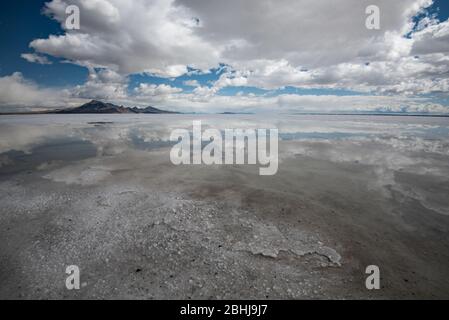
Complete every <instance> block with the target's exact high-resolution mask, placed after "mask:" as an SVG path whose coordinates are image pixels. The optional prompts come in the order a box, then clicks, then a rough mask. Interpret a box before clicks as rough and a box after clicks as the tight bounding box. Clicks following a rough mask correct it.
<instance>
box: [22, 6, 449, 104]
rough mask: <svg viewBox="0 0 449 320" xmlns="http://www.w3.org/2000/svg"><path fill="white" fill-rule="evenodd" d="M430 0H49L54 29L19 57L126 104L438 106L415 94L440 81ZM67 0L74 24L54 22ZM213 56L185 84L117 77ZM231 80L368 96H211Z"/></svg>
mask: <svg viewBox="0 0 449 320" xmlns="http://www.w3.org/2000/svg"><path fill="white" fill-rule="evenodd" d="M432 3H433V1H432V0H395V1H391V0H346V1H344V2H338V3H333V2H330V1H324V0H316V1H310V0H281V1H277V0H276V1H275V0H247V1H241V0H228V1H221V0H208V1H196V0H135V1H133V2H132V3H131V2H130V1H127V0H95V1H87V0H71V1H68V0H52V1H50V2H48V3H46V5H45V9H44V12H45V13H46V14H47V15H48V16H50V17H51V18H53V19H55V20H56V21H58V22H59V23H60V24H61V28H62V29H64V31H65V33H64V34H62V35H50V36H49V37H48V38H43V39H35V40H33V41H32V42H31V43H30V47H31V48H32V49H34V51H35V53H29V54H24V55H23V57H24V58H25V59H27V60H28V61H31V62H37V63H46V61H48V60H46V57H45V56H44V55H50V56H53V57H57V58H61V59H64V60H65V61H69V62H71V63H74V64H78V65H81V66H84V67H87V68H88V69H89V78H88V79H87V81H86V83H85V84H83V85H80V86H76V87H75V88H71V89H70V90H69V92H68V93H67V95H68V96H69V97H71V98H76V99H89V98H95V99H107V100H110V101H121V102H123V103H129V104H137V103H146V102H147V101H153V102H154V103H158V105H161V106H168V107H181V106H187V107H191V108H193V109H195V108H203V107H204V106H210V107H211V108H214V107H217V106H224V105H227V106H228V107H229V108H232V107H234V106H242V107H251V108H252V107H256V106H257V104H259V107H260V108H262V109H263V108H265V107H266V106H271V107H277V108H282V107H284V106H285V105H288V108H293V107H295V108H298V109H299V110H302V109H301V108H303V106H306V108H309V107H310V106H314V107H315V108H321V109H320V110H328V109H329V108H333V109H335V110H337V109H338V110H340V109H342V108H343V109H344V110H346V109H348V108H349V107H353V108H355V110H360V109H364V110H372V109H373V108H374V109H379V110H380V109H382V108H383V109H385V110H387V109H388V110H419V109H420V110H432V111H441V112H443V109H442V108H444V107H443V106H441V105H439V104H434V103H433V102H432V100H430V99H422V98H420V97H419V95H421V94H444V95H447V92H448V89H449V80H448V76H447V75H448V74H449V56H448V53H449V46H448V43H449V41H448V39H449V21H442V22H440V21H438V20H437V19H436V17H435V16H433V15H430V14H428V12H427V11H426V8H428V7H429V6H430V5H432ZM69 4H70V5H73V4H74V5H77V6H79V8H80V11H81V29H80V30H65V28H66V26H65V19H66V17H67V16H66V13H65V8H66V7H67V5H69ZM372 4H375V5H377V6H379V8H380V10H381V29H380V30H368V29H367V28H366V27H365V19H366V14H365V8H366V7H367V6H368V5H372ZM417 15H419V16H420V17H421V19H420V20H419V21H416V16H417ZM221 64H225V65H226V67H223V69H224V73H223V74H221V76H220V77H219V79H218V80H217V81H216V82H215V83H213V84H212V85H211V86H204V85H200V83H198V82H197V81H196V80H186V81H185V82H184V85H186V86H191V87H194V90H193V92H191V93H184V92H182V89H180V88H175V87H172V86H169V85H165V84H163V85H154V84H146V83H142V84H137V86H136V88H135V89H131V90H130V89H129V88H128V86H129V80H128V79H129V76H130V75H132V74H137V73H139V74H151V75H156V76H160V77H167V78H176V77H179V76H181V75H185V74H186V75H191V74H192V71H191V70H192V68H195V69H196V70H197V71H196V72H199V73H207V72H210V70H211V69H212V68H217V66H219V65H221ZM21 82H22V83H24V80H23V79H22V80H21ZM19 83H20V81H19ZM232 86H234V87H241V86H251V87H257V88H263V89H268V90H275V89H278V88H284V87H286V86H292V87H300V88H326V89H349V90H354V91H361V92H365V93H366V94H367V95H366V96H363V97H336V96H329V98H323V97H322V96H320V97H309V96H303V97H297V96H295V95H281V96H278V97H264V96H255V97H254V96H251V95H245V94H240V95H238V96H235V97H226V96H222V95H220V91H221V89H223V88H225V87H232ZM28 87H30V88H32V89H34V91H36V90H37V89H38V88H37V87H36V86H35V85H30V84H28ZM30 88H29V89H30ZM32 89H30V90H28V91H29V92H33V90H32ZM36 95H38V94H37V93H36ZM396 95H397V96H398V97H395V96H396ZM30 96H32V95H31V93H30ZM367 97H372V98H367ZM22 99H23V98H22ZM370 99H371V100H370ZM34 100H38V99H34ZM19 101H20V100H19ZM362 102H363V103H366V104H367V105H366V106H363V105H361V103H362ZM343 104H344V105H343ZM307 110H308V109H307ZM444 111H445V110H444Z"/></svg>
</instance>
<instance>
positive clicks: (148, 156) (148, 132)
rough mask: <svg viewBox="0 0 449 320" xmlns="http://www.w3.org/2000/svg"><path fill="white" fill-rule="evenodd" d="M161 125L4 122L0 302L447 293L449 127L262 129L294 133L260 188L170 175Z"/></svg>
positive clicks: (247, 179) (236, 171)
mask: <svg viewBox="0 0 449 320" xmlns="http://www.w3.org/2000/svg"><path fill="white" fill-rule="evenodd" d="M166 117H169V116H166ZM166 117H162V119H157V121H156V120H148V122H145V123H138V124H135V123H133V119H127V120H128V121H127V122H120V121H118V118H113V117H112V119H109V118H108V119H103V118H101V119H95V120H97V121H98V120H109V122H114V121H116V122H118V123H112V124H111V123H109V124H108V123H103V124H98V123H97V124H87V121H85V119H84V118H80V117H75V118H72V119H68V120H67V119H66V118H51V119H50V120H47V119H44V120H42V118H39V120H33V121H30V120H26V119H28V118H25V119H22V118H8V119H6V118H5V119H2V120H1V121H2V123H3V124H2V126H1V128H2V129H1V131H2V132H1V134H2V137H4V139H3V142H2V143H1V144H0V147H1V150H0V152H2V153H1V154H0V163H1V166H0V172H1V175H0V179H1V180H0V203H1V206H0V298H1V299H15V298H20V299H30V298H37V299H47V298H50V299H58V298H65V299H78V298H81V299H93V298H107V299H110V298H125V299H131V298H137V299H221V298H228V299H252V298H261V299H265V298H269V299H309V298H338V299H340V298H449V237H448V233H449V215H448V214H449V212H448V208H449V201H448V200H447V194H448V193H449V182H448V178H447V177H448V176H449V175H448V173H449V162H448V159H449V156H448V155H449V153H448V150H449V149H448V146H447V140H446V136H445V135H446V134H447V130H446V129H447V121H446V120H438V121H440V122H437V123H424V124H423V123H421V122H420V121H418V120H415V119H411V120H407V121H411V123H409V122H406V123H398V120H396V119H391V120H389V121H391V122H389V123H386V124H384V123H382V122H381V121H384V120H379V121H380V124H377V125H376V124H373V123H372V120H371V119H368V120H367V121H366V122H363V121H361V122H354V121H353V120H351V119H350V120H348V119H341V120H339V121H336V122H334V121H333V120H332V122H329V123H326V121H329V120H326V119H324V120H323V121H324V123H323V122H322V121H321V122H320V121H319V122H318V123H317V120H316V119H312V120H310V121H309V120H307V121H309V122H307V121H305V120H303V119H301V118H299V119H298V120H295V121H296V122H295V121H293V122H292V121H291V120H289V121H288V122H287V121H286V120H282V119H279V120H278V121H277V122H275V123H274V124H273V123H265V122H264V121H261V120H259V121H258V122H257V125H258V126H259V127H262V128H264V127H269V126H270V125H275V126H277V127H279V128H280V131H281V132H284V133H285V135H284V136H283V138H282V139H283V140H282V141H281V144H280V154H281V163H280V166H279V172H278V174H277V175H276V176H274V177H261V176H259V175H258V167H257V166H191V167H189V166H187V167H186V166H181V167H175V166H173V165H172V164H171V163H170V161H169V158H168V153H169V148H168V147H167V146H166V145H165V144H164V143H165V142H164V141H166V136H167V132H169V131H167V130H168V129H166V128H172V123H173V122H176V124H177V125H179V126H181V127H182V126H184V125H185V126H186V127H187V126H188V125H189V121H190V125H191V119H181V120H182V121H181V120H178V119H177V118H166ZM172 117H177V116H172ZM55 119H57V120H55ZM61 119H64V120H61ZM121 119H123V118H121ZM148 119H149V118H148ZM167 119H168V120H167ZM173 119H174V120H173ZM229 119H231V120H232V121H234V122H232V123H231V120H229ZM111 120H112V121H111ZM225 120H226V121H228V123H227V124H228V125H229V127H242V124H243V125H248V123H251V121H250V120H248V119H233V118H226V119H225ZM237 120H238V121H237ZM164 121H165V122H167V123H164ZM221 121H222V119H209V122H210V124H211V125H214V124H215V123H216V122H221ZM435 121H436V120H435ZM445 121H446V122H445ZM36 122H37V123H36ZM161 122H162V123H163V125H161V124H160V123H161ZM68 123H70V125H68ZM73 123H75V124H73ZM130 123H131V124H130ZM236 123H237V124H236ZM169 124H170V125H169ZM332 126H334V127H332ZM329 127H331V129H329ZM373 127H374V129H373ZM320 128H321V129H320ZM323 128H325V129H326V130H324V129H323ZM360 128H364V130H361V129H360ZM392 129H395V130H396V131H395V130H392ZM320 130H321V131H320ZM420 130H421V131H420ZM362 131H363V134H362ZM366 131H367V132H368V135H366ZM298 134H300V135H299V136H298ZM371 134H373V135H371ZM408 134H409V135H408ZM417 136H419V137H420V138H419V139H417V138H416V137H417ZM336 137H337V138H336ZM411 137H414V138H413V139H412V138H411ZM438 137H439V138H438ZM441 137H442V138H441ZM164 139H165V140H164ZM372 264H374V265H378V266H379V267H380V270H381V286H382V288H381V290H378V291H375V292H373V291H368V290H367V289H366V288H365V277H366V275H365V273H364V271H365V268H366V266H368V265H372ZM68 265H77V266H79V267H80V269H81V282H82V288H81V290H79V291H68V290H67V289H66V288H65V279H66V276H67V275H66V274H65V268H66V267H67V266H68Z"/></svg>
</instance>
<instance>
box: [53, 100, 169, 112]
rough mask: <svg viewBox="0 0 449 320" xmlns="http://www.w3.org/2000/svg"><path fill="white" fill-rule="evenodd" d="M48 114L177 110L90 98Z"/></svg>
mask: <svg viewBox="0 0 449 320" xmlns="http://www.w3.org/2000/svg"><path fill="white" fill-rule="evenodd" d="M46 113H49V114H89V113H101V114H106V113H107V114H119V113H136V114H140V113H141V114H175V113H177V112H172V111H165V110H160V109H157V108H154V107H151V106H150V107H146V108H137V107H134V108H128V107H124V106H117V105H115V104H112V103H106V102H102V101H97V100H92V101H90V102H88V103H86V104H83V105H82V106H80V107H77V108H73V109H62V110H55V111H48V112H46Z"/></svg>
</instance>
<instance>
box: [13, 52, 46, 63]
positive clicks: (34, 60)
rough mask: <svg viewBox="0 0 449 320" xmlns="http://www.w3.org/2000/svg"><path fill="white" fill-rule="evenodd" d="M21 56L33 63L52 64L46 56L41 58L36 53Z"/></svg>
mask: <svg viewBox="0 0 449 320" xmlns="http://www.w3.org/2000/svg"><path fill="white" fill-rule="evenodd" d="M20 56H21V57H22V58H24V59H25V60H26V61H28V62H31V63H39V64H52V62H51V61H49V60H48V58H47V57H46V56H41V55H38V54H36V53H22V54H21V55H20Z"/></svg>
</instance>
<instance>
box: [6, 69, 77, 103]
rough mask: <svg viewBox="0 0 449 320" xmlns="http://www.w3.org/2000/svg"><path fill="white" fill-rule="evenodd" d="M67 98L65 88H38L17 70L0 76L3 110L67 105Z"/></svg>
mask: <svg viewBox="0 0 449 320" xmlns="http://www.w3.org/2000/svg"><path fill="white" fill-rule="evenodd" d="M67 98H68V92H66V91H65V90H52V89H45V88H40V87H39V86H38V85H36V84H35V83H33V82H31V81H27V80H26V79H24V77H23V76H22V74H21V73H19V72H16V73H14V74H12V75H10V76H5V77H0V106H2V109H3V110H5V109H6V108H7V107H11V108H17V107H41V108H48V107H58V106H61V105H69V104H70V102H69V100H68V99H67ZM74 102H76V101H74ZM3 110H2V111H3ZM6 111H8V110H6Z"/></svg>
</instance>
